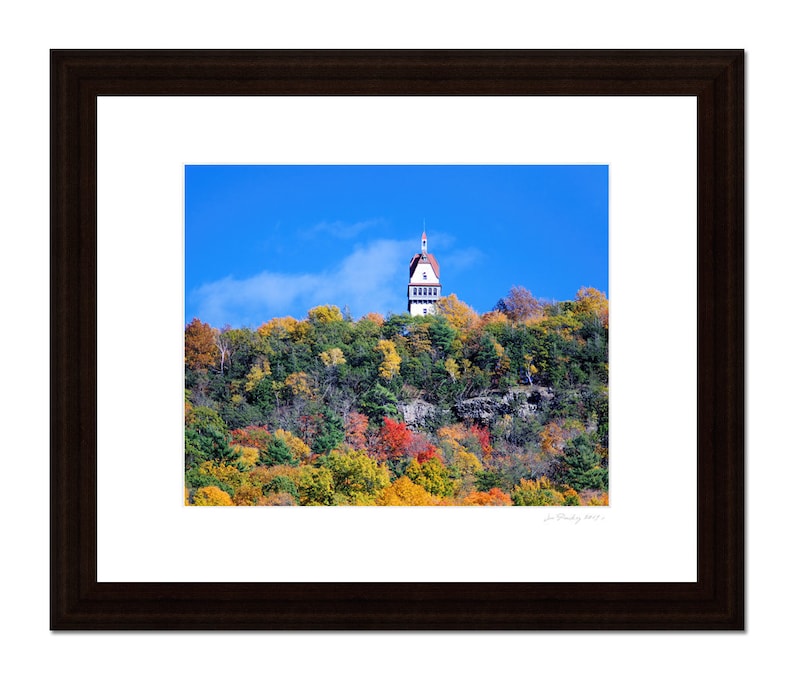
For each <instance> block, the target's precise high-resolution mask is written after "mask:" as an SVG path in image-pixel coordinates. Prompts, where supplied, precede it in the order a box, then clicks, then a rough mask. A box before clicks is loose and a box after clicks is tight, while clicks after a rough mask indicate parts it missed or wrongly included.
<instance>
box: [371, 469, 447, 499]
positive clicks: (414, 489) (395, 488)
mask: <svg viewBox="0 0 794 684" xmlns="http://www.w3.org/2000/svg"><path fill="white" fill-rule="evenodd" d="M375 503H376V504H377V505H378V506H438V505H439V503H441V502H440V500H439V499H438V498H437V497H435V496H433V495H432V494H430V492H428V491H427V490H426V489H425V488H424V487H422V486H421V485H418V484H414V483H413V482H411V480H409V479H408V478H407V477H405V476H403V477H400V478H398V479H397V480H395V481H394V482H392V483H391V484H390V485H389V486H388V487H386V489H384V490H383V491H382V492H381V493H380V494H379V495H378V498H377V499H376V501H375Z"/></svg>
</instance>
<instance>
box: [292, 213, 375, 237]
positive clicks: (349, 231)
mask: <svg viewBox="0 0 794 684" xmlns="http://www.w3.org/2000/svg"><path fill="white" fill-rule="evenodd" d="M381 225H383V219H379V218H375V219H367V220H366V221H355V222H353V223H350V222H347V221H321V222H320V223H317V224H315V225H313V226H312V227H311V228H309V229H308V230H306V231H304V232H303V234H304V235H305V236H307V237H311V236H312V235H317V234H318V233H327V234H328V235H331V236H333V237H335V238H338V239H340V240H350V239H351V238H354V237H357V236H358V235H359V234H361V233H364V232H365V231H368V230H372V229H373V228H377V227H378V226H381Z"/></svg>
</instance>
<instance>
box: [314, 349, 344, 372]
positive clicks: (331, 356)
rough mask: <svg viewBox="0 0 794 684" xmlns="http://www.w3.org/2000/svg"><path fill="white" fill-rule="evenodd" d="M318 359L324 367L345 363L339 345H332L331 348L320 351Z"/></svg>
mask: <svg viewBox="0 0 794 684" xmlns="http://www.w3.org/2000/svg"><path fill="white" fill-rule="evenodd" d="M320 361H322V364H323V366H325V367H326V368H332V367H335V366H341V365H342V364H343V363H346V360H345V355H344V354H343V353H342V350H341V349H340V348H339V347H332V348H331V349H326V350H325V351H322V352H320Z"/></svg>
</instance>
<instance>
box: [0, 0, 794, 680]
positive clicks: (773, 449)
mask: <svg viewBox="0 0 794 684" xmlns="http://www.w3.org/2000/svg"><path fill="white" fill-rule="evenodd" d="M789 43H790V39H789V31H788V26H787V24H786V22H784V21H781V17H780V15H779V12H777V11H775V6H774V5H773V4H772V3H771V2H769V1H768V0H759V1H758V2H756V3H754V4H753V5H748V4H747V3H741V4H740V3H738V2H726V1H725V0H720V1H719V2H716V1H714V0H706V1H703V2H700V3H697V4H695V3H692V2H688V1H684V0H669V1H667V2H665V3H655V4H653V5H649V4H642V3H640V4H638V3H636V2H630V1H629V0H604V1H603V2H599V3H594V2H590V1H586V0H570V1H569V2H565V3H537V2H528V1H526V0H524V1H518V0H516V1H515V2H511V1H509V0H494V1H493V2H490V3H488V4H485V3H482V2H477V3H475V2H465V1H464V2H461V1H460V0H459V1H458V2H451V1H449V2H432V3H431V2H428V1H427V0H423V1H421V2H419V1H416V0H404V2H402V3H399V5H396V4H395V5H385V4H382V3H380V4H378V3H372V2H368V1H366V0H361V1H359V2H354V1H352V0H337V2H320V1H319V0H313V1H311V2H301V1H299V0H295V1H293V2H291V3H286V2H277V3H274V2H268V1H262V0H260V1H259V2H253V1H245V0H228V1H227V2H225V3H219V2H213V3H208V2H201V1H198V2H197V1H195V0H194V1H193V2H184V1H182V0H179V1H175V2H169V3H164V2H162V0H160V1H158V2H154V1H152V0H140V1H139V2H137V3H135V4H133V5H128V4H115V3H107V2H90V1H88V0H73V1H72V2H69V3H56V2H47V1H44V2H41V1H40V2H29V3H26V4H22V3H15V4H13V5H10V6H9V7H7V8H6V9H5V11H4V13H3V21H2V23H1V24H0V50H2V59H0V76H2V79H1V80H0V83H2V84H3V86H4V89H3V107H2V109H0V116H1V117H2V126H0V136H1V138H0V142H1V144H0V150H2V162H3V163H0V188H2V194H1V195H0V196H1V197H2V205H0V206H2V214H0V216H2V219H0V226H2V236H3V247H2V250H0V288H1V289H0V293H1V294H0V306H1V307H2V308H0V315H2V318H0V321H1V322H0V325H1V326H2V334H0V359H2V360H3V361H4V371H5V372H4V374H3V376H2V388H3V392H2V395H0V396H2V403H3V410H2V411H0V421H1V422H2V425H0V429H1V430H2V432H0V434H2V435H3V440H2V446H0V453H2V455H3V456H4V459H3V463H4V465H5V468H4V471H3V472H4V478H3V487H2V491H3V494H2V497H0V505H1V506H2V514H3V515H2V521H3V524H2V530H3V531H2V548H3V554H2V555H3V560H4V562H3V563H2V566H0V567H2V579H3V582H2V604H0V605H2V607H3V620H2V628H1V629H2V636H3V639H2V642H0V643H2V644H3V649H2V650H3V653H4V656H3V672H4V674H8V675H10V676H9V681H19V682H34V681H35V682H38V681H52V680H58V681H61V682H67V683H69V682H77V681H79V682H86V683H88V682H105V681H114V682H138V681H140V680H141V679H146V680H148V681H154V682H160V681H174V680H185V679H189V680H199V679H202V680H203V679H210V680H211V679H218V680H220V679H221V678H222V679H223V680H227V681H235V680H240V679H241V678H243V677H245V678H248V677H250V678H252V679H254V680H263V681H272V680H275V679H276V678H282V677H289V678H290V679H291V680H293V681H296V682H308V681H314V680H334V679H336V676H334V675H337V676H339V677H340V678H341V677H344V678H345V679H346V680H347V681H353V682H371V681H378V682H386V683H388V682H398V681H403V680H405V679H407V678H411V679H415V680H417V681H439V682H442V681H443V682H447V681H453V682H454V681H465V682H469V681H472V682H474V681H477V682H480V681H497V680H502V679H510V680H512V681H532V680H535V679H538V680H550V679H552V678H553V679H568V678H571V677H573V678H576V679H584V680H586V681H590V682H600V681H605V682H606V681H608V682H635V681H645V682H668V681H670V680H678V681H682V682H689V681H698V680H703V681H721V682H745V681H750V680H752V681H765V680H768V679H772V677H773V676H774V675H775V674H778V675H779V674H781V673H783V672H786V670H787V663H786V662H785V661H784V655H785V654H786V653H787V647H788V641H789V639H788V638H787V637H788V635H789V633H790V628H789V613H790V609H791V608H792V601H791V594H792V592H791V588H790V587H791V582H790V564H789V563H787V561H788V558H789V556H790V539H791V531H790V524H791V513H790V510H791V506H790V504H789V498H790V496H791V494H790V487H788V483H789V482H790V481H791V476H792V466H791V448H790V446H787V445H790V443H791V439H790V438H789V436H788V435H787V434H786V429H785V428H786V426H787V425H788V424H789V423H790V415H789V414H790V406H791V401H790V399H788V394H789V387H790V386H791V380H792V370H791V363H790V359H789V358H788V356H787V352H788V349H789V348H790V341H789V334H790V332H791V328H792V325H791V313H790V312H789V309H788V308H787V307H784V306H783V299H782V296H781V295H782V293H783V292H785V291H786V290H785V289H784V280H783V278H784V277H785V274H787V273H788V271H789V268H788V259H789V255H790V254H791V253H792V251H793V248H794V244H792V238H791V234H792V230H791V228H792V219H791V211H790V209H789V206H788V204H789V202H788V197H789V194H790V193H789V190H790V185H791V180H792V174H791V172H790V160H791V158H792V151H794V150H792V131H791V124H790V112H791V104H792V102H791V100H792V96H791V93H790V91H789V89H788V88H787V83H788V80H789V78H788V77H789V71H790V68H791V66H792V61H793V60H792V58H791V55H790V48H789V47H788V45H789ZM197 47H202V48H354V47H355V48H744V49H746V50H747V51H748V54H747V218H748V221H747V254H748V273H747V275H748V289H747V296H748V300H747V302H748V324H749V328H748V336H747V341H748V390H749V392H748V414H747V417H748V426H747V427H748V455H747V465H748V477H747V484H748V497H747V509H748V519H747V522H748V527H747V542H748V543H747V546H748V591H747V613H748V618H747V625H748V628H747V631H746V633H744V634H708V633H703V634H701V633H695V634H681V633H673V634H645V633H636V634H635V633H626V634H614V633H605V634H600V633H582V634H578V633H577V634H555V633H547V634H534V633H528V634H513V633H509V634H442V633H431V634H381V633H368V634H335V633H307V634H272V633H262V634H247V633H246V634H236V633H235V634H231V633H229V634H220V633H218V634H216V633H203V634H180V633H176V634H158V633H140V634H137V633H136V634H114V633H110V634H51V633H50V632H49V631H48V610H49V608H48V602H49V596H48V591H49V584H48V581H49V580H48V571H49V557H48V510H47V504H48V444H47V432H48V429H47V421H48V416H47V406H48V396H47V393H48V367H47V364H48V328H47V326H48V268H49V264H48V211H49V210H48V201H49V197H48V175H49V157H48V155H49V148H48V126H49V109H48V106H49V105H48V94H49V74H48V66H49V55H48V50H49V49H50V48H197Z"/></svg>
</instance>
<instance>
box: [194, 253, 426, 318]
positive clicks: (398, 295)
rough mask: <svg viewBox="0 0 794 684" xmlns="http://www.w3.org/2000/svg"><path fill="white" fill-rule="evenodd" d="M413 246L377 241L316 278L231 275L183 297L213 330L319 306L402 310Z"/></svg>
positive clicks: (302, 313)
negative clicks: (186, 297)
mask: <svg viewBox="0 0 794 684" xmlns="http://www.w3.org/2000/svg"><path fill="white" fill-rule="evenodd" d="M413 243H414V241H408V240H402V241H398V240H376V241H374V242H371V243H369V244H366V245H363V246H359V247H357V248H356V249H355V250H354V251H353V252H352V253H351V254H350V255H348V256H347V257H346V258H345V259H344V260H342V261H341V262H339V263H338V264H336V265H335V266H333V267H331V268H329V269H328V270H326V271H323V272H321V273H304V274H295V273H277V272H272V271H264V272H262V273H259V274H257V275H255V276H252V277H250V278H245V279H236V278H233V277H231V276H229V277H226V278H223V279H221V280H216V281H214V282H211V283H206V284H204V285H201V286H200V287H198V288H196V289H195V290H193V291H192V292H190V293H188V299H189V301H190V303H191V304H192V305H193V309H194V310H195V311H196V315H197V316H198V317H199V318H200V319H201V320H202V321H206V322H208V323H210V324H212V325H214V326H222V325H224V324H226V323H228V324H230V325H233V326H241V325H251V326H256V325H259V324H260V323H262V322H263V321H266V320H269V319H270V318H273V317H274V316H285V315H292V316H295V317H297V318H303V317H304V316H305V315H306V312H307V311H308V310H309V309H311V308H312V307H315V306H318V305H320V304H336V305H337V306H339V307H340V308H341V307H343V306H345V305H347V306H349V307H350V311H351V314H352V315H353V316H354V317H359V316H363V315H364V314H365V313H368V312H370V311H378V312H380V313H383V314H386V313H388V312H389V311H394V312H399V311H402V310H403V309H405V307H406V300H405V296H406V295H405V287H406V286H407V284H408V264H409V261H410V257H411V256H412V255H413V253H414V251H415V249H414V247H415V245H414V244H413Z"/></svg>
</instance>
